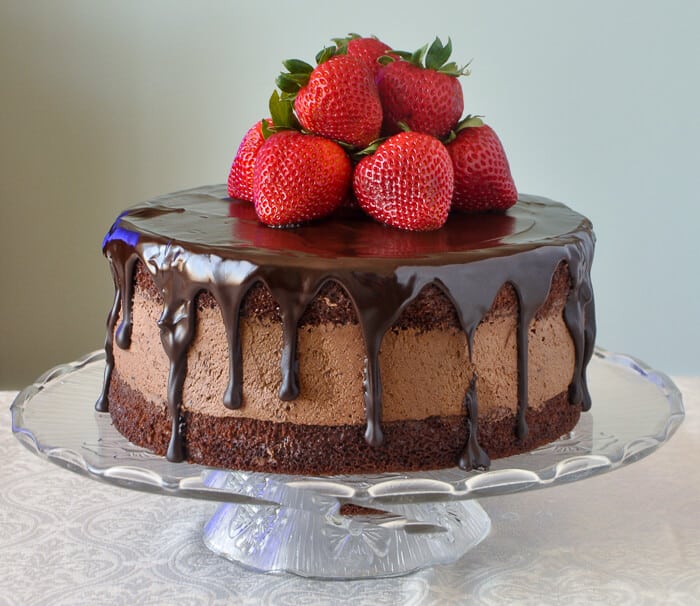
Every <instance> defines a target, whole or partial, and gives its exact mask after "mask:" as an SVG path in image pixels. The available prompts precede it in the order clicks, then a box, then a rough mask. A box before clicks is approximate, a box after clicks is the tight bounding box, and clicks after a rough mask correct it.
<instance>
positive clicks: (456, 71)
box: [437, 61, 471, 78]
mask: <svg viewBox="0 0 700 606" xmlns="http://www.w3.org/2000/svg"><path fill="white" fill-rule="evenodd" d="M470 65H471V61H470V62H469V63H467V64H466V65H465V66H464V67H459V65H457V64H456V63H455V62H454V61H450V63H447V64H446V65H443V66H442V67H441V68H440V69H438V70H437V71H438V72H440V73H441V74H447V75H448V76H454V77H455V78H458V77H459V76H468V75H469V74H471V70H470V69H469V66H470Z"/></svg>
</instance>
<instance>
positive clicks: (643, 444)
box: [12, 349, 684, 579]
mask: <svg viewBox="0 0 700 606" xmlns="http://www.w3.org/2000/svg"><path fill="white" fill-rule="evenodd" d="M103 370H104V354H103V352H93V353H92V354H89V355H87V356H85V357H84V358H82V359H81V360H78V361H76V362H73V363H70V364H65V365H62V366H59V367H57V368H54V369H52V370H50V371H48V372H46V373H45V374H44V375H42V376H41V377H40V378H39V379H37V381H36V382H35V383H34V384H32V385H30V386H28V387H27V388H25V389H24V390H23V391H22V392H21V393H20V394H19V395H18V396H17V398H16V399H15V401H14V402H13V404H12V429H13V431H14V432H15V435H16V436H17V438H18V439H19V440H20V441H21V442H22V443H23V444H25V445H26V446H27V447H28V448H29V449H30V450H32V451H33V452H35V453H36V454H38V455H40V456H43V457H45V458H47V459H49V460H50V461H52V462H54V463H56V464H58V465H61V466H63V467H66V468H69V469H71V470H73V471H76V472H79V473H83V474H86V475H88V476H89V477H91V478H93V479H96V480H100V481H104V482H109V483H111V484H116V485H119V486H124V487H128V488H134V489H138V490H144V491H150V492H156V493H160V494H167V495H173V496H179V497H191V498H199V499H209V500H216V501H221V502H222V505H221V506H220V507H219V509H218V510H217V511H216V513H215V514H214V516H213V517H212V518H211V520H210V521H209V522H208V523H207V524H206V526H205V528H204V531H203V535H204V541H205V543H206V545H207V546H208V547H209V548H210V549H211V550H212V551H213V552H215V553H217V554H219V555H221V556H224V557H226V558H229V559H231V560H233V561H236V562H238V563H240V564H241V565H243V566H246V567H249V568H253V569H256V570H260V571H265V572H292V573H295V574H299V575H302V576H307V577H316V578H335V579H349V578H364V577H381V576H395V575H402V574H406V573H409V572H412V571H414V570H417V569H420V568H424V567H426V566H431V565H435V564H444V563H450V562H454V561H456V560H457V559H459V558H460V557H462V556H463V555H464V554H465V553H467V552H468V551H469V550H470V549H471V548H473V547H474V546H475V545H477V544H478V543H479V542H480V541H482V540H483V539H484V538H486V536H487V535H488V532H489V529H490V525H491V522H490V520H489V517H488V515H487V514H486V512H485V511H484V510H483V508H482V507H481V506H480V505H479V504H478V502H477V501H476V500H475V499H476V498H477V497H487V496H491V495H502V494H511V493H517V492H520V491H523V490H530V489H535V488H545V487H547V486H554V485H558V484H563V483H566V482H572V481H578V480H581V479H584V478H587V477H591V476H593V475H597V474H599V473H603V472H607V471H611V470H614V469H618V468H620V467H622V466H624V465H627V464H629V463H633V462H634V461H637V460H639V459H641V458H642V457H644V456H646V455H648V454H650V453H652V452H653V451H654V450H656V449H657V448H658V447H659V446H661V445H662V444H663V443H664V442H666V441H668V440H669V439H670V437H671V436H672V435H673V433H674V432H675V430H676V429H677V428H678V426H679V425H680V423H681V422H682V420H683V414H684V412H683V404H682V400H681V395H680V392H679V391H678V389H677V388H676V386H675V385H674V384H673V382H672V381H671V380H670V379H669V378H668V377H667V376H666V375H664V374H663V373H661V372H658V371H655V370H653V369H651V368H649V367H648V366H646V365H645V364H643V363H642V362H640V361H638V360H636V359H634V358H632V357H629V356H625V355H621V354H613V353H609V352H606V351H604V350H602V349H597V350H596V352H595V355H594V357H593V360H592V361H591V364H590V365H589V370H588V377H589V385H590V389H591V395H592V399H593V408H592V410H591V412H587V413H584V414H583V415H582V416H581V420H580V421H579V423H578V425H577V426H576V428H575V429H574V431H573V432H572V433H571V434H569V435H567V436H564V437H563V438H561V439H560V440H558V441H556V442H554V443H552V444H549V445H547V446H545V447H543V448H540V449H537V450H535V451H533V452H532V453H527V454H523V455H517V456H514V457H509V458H507V459H497V460H495V461H494V462H493V464H492V466H491V469H490V470H489V471H487V472H464V471H462V470H460V469H458V468H452V469H444V470H437V471H428V472H414V473H386V474H378V475H348V476H328V477H309V476H289V475H274V474H262V473H248V472H241V471H225V470H214V469H211V468H207V467H202V466H199V465H192V464H188V463H171V462H169V461H167V460H166V459H164V458H163V457H158V456H156V455H154V454H152V453H150V452H148V451H146V450H145V449H143V448H140V447H138V446H135V445H133V444H131V443H130V442H128V441H127V440H126V439H125V438H123V437H122V436H121V435H120V434H119V433H118V432H116V430H115V429H114V428H113V427H112V425H111V421H110V418H109V415H106V414H104V413H97V412H94V410H93V404H94V401H95V399H96V397H97V395H98V393H99V391H100V387H101V381H102V376H103ZM513 498H517V496H515V495H514V496H513Z"/></svg>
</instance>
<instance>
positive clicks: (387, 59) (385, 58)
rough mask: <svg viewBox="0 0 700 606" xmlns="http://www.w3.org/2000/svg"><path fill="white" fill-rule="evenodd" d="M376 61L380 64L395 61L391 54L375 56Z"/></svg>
mask: <svg viewBox="0 0 700 606" xmlns="http://www.w3.org/2000/svg"><path fill="white" fill-rule="evenodd" d="M377 61H378V62H379V63H381V64H382V65H388V64H389V63H393V62H394V61H396V57H392V56H391V55H382V56H381V57H377Z"/></svg>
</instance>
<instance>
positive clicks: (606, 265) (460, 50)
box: [0, 0, 700, 388]
mask: <svg viewBox="0 0 700 606" xmlns="http://www.w3.org/2000/svg"><path fill="white" fill-rule="evenodd" d="M263 6H264V7H265V8H264V9H263V8H262V7H263ZM426 6H429V7H430V8H431V10H430V11H428V10H426V8H425V7H426ZM698 23H700V3H697V2H694V1H693V0H687V1H681V0H670V1H668V2H663V3H661V2H649V3H644V2H631V1H630V2H626V1H621V0H617V1H616V0H612V1H603V0H596V1H585V2H584V1H573V2H566V3H562V2H557V1H554V0H551V1H518V2H516V1H511V2H505V1H501V2H488V1H486V0H484V1H479V2H476V1H473V2H462V1H459V2H458V1H451V2H433V3H425V2H414V1H412V0H403V1H402V2H400V3H399V2H382V3H379V2H376V1H371V2H366V1H358V0H355V1H354V2H352V3H342V4H341V3H335V2H321V1H318V2H311V1H301V0H300V1H297V2H294V3H292V2H283V1H268V2H265V3H262V2H233V1H229V2H213V1H212V2H191V1H188V2H182V1H181V2H177V1H156V0H150V1H143V2H139V1H126V2H116V1H115V2H98V1H88V0H84V1H79V0H61V1H58V0H56V1H51V0H37V1H31V0H0V87H1V88H0V289H1V290H0V292H1V295H2V296H0V388H8V387H19V386H21V385H23V384H26V383H27V382H28V381H30V380H31V379H33V378H35V377H36V376H37V375H38V374H40V373H41V372H43V371H44V370H45V369H47V368H48V367H50V366H52V365H54V364H58V363H60V362H64V361H68V360H72V359H75V358H76V357H78V356H80V355H81V354H83V353H85V352H88V351H91V350H92V349H96V348H98V347H100V346H101V344H102V340H103V331H104V320H105V317H106V313H107V309H108V307H109V305H110V301H111V296H112V285H111V279H110V277H109V272H108V269H107V265H106V263H105V261H104V259H103V258H102V255H101V253H100V242H101V239H102V236H103V235H104V232H105V231H106V230H107V228H108V227H109V225H110V223H111V221H112V220H113V219H114V217H115V216H116V214H117V213H118V212H119V210H120V209H122V208H124V207H125V206H128V205H130V204H132V203H134V202H136V201H139V200H141V199H143V198H146V197H150V196H153V195H156V194H159V193H164V192H167V191H172V190H176V189H179V188H185V187H191V186H195V185H199V184H203V183H213V182H222V181H224V180H225V178H226V173H227V169H228V165H229V163H230V161H231V158H232V155H233V153H234V151H235V149H236V147H237V145H238V142H239V140H240V138H241V136H242V135H243V133H244V132H245V130H246V129H247V128H248V126H249V125H250V124H252V123H253V122H254V121H256V120H257V119H259V118H261V117H262V116H263V115H264V114H266V104H267V98H268V96H269V94H270V92H271V91H272V88H273V85H274V78H275V76H276V74H277V73H278V71H279V69H280V61H281V60H282V59H283V58H287V57H292V56H296V57H300V58H303V59H306V60H310V59H311V58H312V57H313V55H314V54H315V52H316V50H318V49H319V48H320V47H321V46H323V45H324V44H325V43H326V42H327V40H328V39H329V38H330V37H332V36H337V35H342V34H344V33H346V32H348V31H359V32H362V33H376V34H378V35H380V36H381V37H383V38H384V39H385V40H386V41H387V42H389V43H392V44H394V45H395V46H396V47H399V48H409V49H413V48H416V47H418V46H420V45H422V44H423V43H424V42H426V41H430V40H431V39H432V38H433V37H434V36H435V35H436V34H439V35H441V36H442V37H443V38H445V37H447V36H448V35H451V36H452V38H453V41H454V46H455V57H456V58H457V59H458V60H460V61H466V60H469V59H472V58H473V59H474V62H473V75H472V76H471V77H470V78H467V79H465V80H464V81H463V87H464V90H465V99H466V106H467V111H470V112H472V113H479V114H485V115H486V116H487V119H488V121H489V122H490V123H491V124H492V125H494V127H495V128H496V130H497V131H498V132H499V133H500V135H501V138H502V139H503V141H504V144H505V146H506V149H507V151H508V154H509V157H510V161H511V165H512V168H513V172H514V175H515V178H516V182H517V184H518V186H519V189H520V190H521V191H525V192H531V193H538V194H542V195H547V196H550V197H554V198H558V199H561V200H564V201H568V202H569V203H571V204H572V205H573V206H575V207H576V208H577V209H579V210H581V211H582V212H584V213H585V214H587V215H589V216H590V217H591V218H592V219H593V220H594V223H595V225H596V228H597V233H598V238H599V247H598V252H597V259H596V267H595V272H594V279H595V284H596V288H597V303H598V315H599V323H600V338H599V343H601V344H602V345H604V346H606V347H608V348H611V349H616V350H620V351H625V352H628V353H632V354H635V355H637V356H639V357H641V358H643V359H646V360H647V361H649V362H651V363H652V364H655V365H657V366H660V367H662V368H663V369H664V370H667V371H668V372H676V373H689V372H694V373H697V372H699V371H700V364H699V363H698V354H697V346H696V343H697V342H698V340H700V321H698V319H697V310H698V304H697V301H698V299H699V298H700V289H699V287H698V274H699V273H700V272H699V270H698V262H699V261H700V255H698V252H697V249H696V245H695V244H694V240H695V239H696V237H697V236H696V234H697V229H698V228H697V225H698V221H699V219H700V216H699V211H698V194H697V184H696V177H695V173H696V171H697V166H698V160H700V158H699V156H698V145H697V141H698V140H700V124H699V122H698V112H697V108H698V107H699V106H700V103H699V101H700V99H699V97H700V94H699V89H698V83H697V80H698V79H697V74H698V73H699V72H700V44H699V43H698V36H697V32H696V28H697V24H698ZM669 318H670V325H668V324H667V322H668V319H669Z"/></svg>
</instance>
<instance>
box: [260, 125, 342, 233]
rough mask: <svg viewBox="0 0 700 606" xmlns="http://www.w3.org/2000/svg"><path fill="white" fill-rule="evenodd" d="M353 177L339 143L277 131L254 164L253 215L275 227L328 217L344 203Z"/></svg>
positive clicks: (288, 131)
mask: <svg viewBox="0 0 700 606" xmlns="http://www.w3.org/2000/svg"><path fill="white" fill-rule="evenodd" d="M351 177H352V168H351V165H350V158H348V156H347V154H346V153H345V151H344V150H343V148H342V147H340V145H338V144H337V143H335V142H333V141H331V140H329V139H325V138H323V137H317V136H315V135H307V134H302V133H300V132H298V131H294V130H283V131H281V132H278V133H274V134H272V135H270V137H269V138H268V139H267V140H266V141H265V143H264V144H263V146H262V147H261V148H260V151H259V152H258V156H257V158H256V160H255V169H254V173H253V202H254V204H255V212H256V213H257V215H258V219H260V221H261V222H263V223H265V224H267V225H272V226H276V227H281V226H289V225H295V224H298V223H303V222H306V221H311V220H313V219H318V218H320V217H324V216H326V215H329V214H330V213H332V212H333V211H334V210H336V209H337V208H338V207H339V206H340V205H341V204H342V203H343V200H345V198H346V196H347V193H348V189H349V187H350V181H351Z"/></svg>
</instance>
